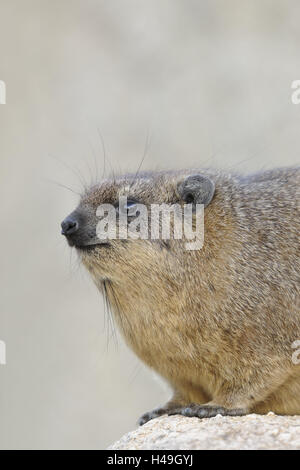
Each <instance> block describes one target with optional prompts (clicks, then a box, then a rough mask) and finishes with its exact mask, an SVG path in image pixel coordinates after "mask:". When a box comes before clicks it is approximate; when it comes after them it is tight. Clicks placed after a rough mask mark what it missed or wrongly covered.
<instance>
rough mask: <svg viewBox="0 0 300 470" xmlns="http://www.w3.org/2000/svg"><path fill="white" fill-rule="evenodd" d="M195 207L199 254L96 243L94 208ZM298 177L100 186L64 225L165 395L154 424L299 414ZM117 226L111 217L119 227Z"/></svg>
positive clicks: (174, 174) (137, 179) (212, 174)
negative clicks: (173, 417)
mask: <svg viewBox="0 0 300 470" xmlns="http://www.w3.org/2000/svg"><path fill="white" fill-rule="evenodd" d="M120 196H127V198H128V201H129V202H128V207H125V208H124V210H125V211H126V210H129V209H130V206H132V205H134V204H136V203H137V202H139V203H143V204H145V205H146V206H147V207H150V205H151V204H153V203H156V204H162V203H166V204H174V203H178V204H180V205H183V204H185V203H189V204H194V205H195V204H197V203H199V204H204V207H205V209H204V214H205V217H204V236H205V240H204V245H203V247H202V249H200V250H187V249H186V248H185V240H184V239H175V237H173V238H171V239H169V240H162V239H155V240H151V239H131V238H128V239H127V240H120V239H115V240H107V241H103V240H100V239H99V238H98V236H97V235H96V225H97V223H98V221H99V218H98V217H97V215H96V210H97V207H98V206H99V205H100V204H103V203H109V204H112V205H116V204H118V200H119V197H120ZM299 214H300V168H282V169H277V170H272V171H267V172H264V173H259V174H254V175H250V176H247V177H245V176H239V175H232V174H226V173H222V172H217V171H213V170H182V171H164V172H143V173H140V174H139V175H132V174H127V175H124V176H122V177H118V178H113V179H106V180H103V181H102V182H100V183H99V184H98V185H96V186H93V187H91V188H90V189H89V190H88V191H86V192H85V194H83V196H82V198H81V201H80V203H79V205H78V207H77V208H76V209H75V211H74V212H72V213H71V214H70V215H69V216H68V217H67V218H66V219H65V220H64V221H63V223H62V233H63V234H64V235H65V236H66V238H67V239H68V242H69V244H70V245H72V246H75V247H76V249H77V251H78V254H79V256H80V258H81V261H82V263H83V264H84V265H85V267H86V268H87V269H88V271H89V272H90V274H91V276H92V278H93V279H94V281H95V283H96V285H97V286H98V287H99V288H100V289H102V291H103V292H104V293H105V295H106V296H107V298H108V300H109V302H110V304H111V307H112V310H113V312H114V315H115V318H116V321H117V323H118V326H119V328H120V330H121V332H122V334H123V335H124V338H125V340H126V342H127V343H128V345H129V346H130V347H131V348H132V349H133V350H134V351H135V353H136V354H137V356H138V357H139V358H140V359H142V360H143V361H144V362H145V363H146V364H147V365H148V366H149V367H151V368H153V369H154V370H155V371H157V372H158V373H159V374H160V375H161V376H162V377H164V378H165V379H166V380H167V382H168V383H169V384H170V385H171V387H172V389H173V390H174V394H173V397H172V399H171V400H170V401H169V402H168V403H166V404H165V405H164V406H161V407H159V408H157V409H155V410H153V411H151V412H149V413H146V414H144V415H143V416H142V417H141V419H140V423H141V424H143V423H145V422H147V421H148V420H150V419H152V418H154V417H157V416H159V415H161V414H164V413H168V414H182V415H184V416H198V417H201V418H202V417H211V416H215V415H216V414H219V413H220V414H222V415H243V414H246V413H249V412H255V413H266V412H268V411H270V410H272V411H274V412H275V413H278V414H300V365H297V364H295V363H294V362H295V361H294V362H293V361H292V355H293V352H294V350H293V349H292V344H293V343H294V342H295V341H297V340H300V245H299V231H300V218H299ZM117 220H118V218H117Z"/></svg>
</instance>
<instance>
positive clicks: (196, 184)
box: [178, 175, 215, 207]
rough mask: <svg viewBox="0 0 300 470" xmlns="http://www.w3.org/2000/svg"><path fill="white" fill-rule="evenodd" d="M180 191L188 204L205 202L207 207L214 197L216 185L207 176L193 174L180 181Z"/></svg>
mask: <svg viewBox="0 0 300 470" xmlns="http://www.w3.org/2000/svg"><path fill="white" fill-rule="evenodd" d="M178 192H179V195H180V197H181V198H182V200H183V201H184V202H186V203H187V204H204V207H206V206H208V204H209V203H210V202H211V200H212V198H213V197H214V193H215V185H214V183H213V181H211V179H209V178H207V177H206V176H202V175H191V176H187V177H186V178H185V179H184V180H183V181H182V182H181V183H179V185H178Z"/></svg>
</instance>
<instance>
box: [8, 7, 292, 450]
mask: <svg viewBox="0 0 300 470" xmlns="http://www.w3.org/2000/svg"><path fill="white" fill-rule="evenodd" d="M299 22H300V3H299V2H298V1H297V0H289V1H288V2H286V1H284V0H282V1H281V0H280V1H278V0H243V1H238V0H205V1H200V0H26V1H24V0H1V3H0V80H4V81H5V83H6V87H7V104H6V105H0V178H1V179H0V181H1V184H0V191H1V196H0V204H1V232H0V234H1V235H0V236H1V249H0V251H1V296H0V340H3V341H5V342H6V346H7V365H6V366H3V365H2V366H0V447H1V448H2V449H12V448H20V449H29V448H35V449H39V448H44V449H52V448H60V449H65V448H68V449H76V448H80V449H89V448H105V447H106V446H107V445H109V444H110V443H112V442H113V441H114V440H116V439H117V438H119V437H120V436H121V435H122V434H123V433H124V432H126V431H128V430H130V429H133V428H134V427H135V426H136V420H137V419H138V417H139V415H141V414H142V413H143V412H145V411H147V410H149V409H151V408H153V407H154V406H156V405H158V404H160V403H162V402H164V400H166V398H167V397H168V394H169V392H168V390H167V389H166V387H165V386H163V385H162V383H161V382H160V381H159V380H156V379H155V378H154V376H153V374H152V372H151V371H149V370H147V369H146V368H145V367H144V366H143V365H142V364H141V363H139V361H138V360H137V359H136V358H135V357H134V356H133V354H132V353H131V352H130V351H129V350H128V349H127V347H126V346H125V345H124V343H123V340H122V338H120V337H119V336H118V337H117V340H116V341H115V340H114V339H113V337H112V336H113V335H112V332H111V329H110V330H109V331H108V327H107V322H106V324H105V315H104V307H103V301H102V298H101V296H100V294H99V293H98V292H97V290H96V288H95V287H94V285H93V284H92V282H91V281H90V279H89V278H88V276H87V275H86V273H85V272H84V270H83V268H81V267H80V266H78V263H77V259H76V253H73V254H71V251H70V249H69V248H68V247H67V246H66V242H65V240H63V237H62V236H61V235H60V227H59V224H60V221H61V220H62V219H63V218H64V216H65V215H67V214H68V213H69V212H70V211H71V210H72V209H73V208H74V206H75V204H76V203H77V201H78V196H77V194H75V193H76V192H78V191H80V189H81V184H80V177H79V176H78V175H77V173H78V172H79V173H80V175H81V177H83V178H84V179H85V180H86V181H87V182H89V181H90V180H91V177H92V176H93V177H96V166H98V174H99V175H101V173H102V169H103V149H102V142H101V137H100V134H101V135H102V136H103V140H104V144H105V149H106V155H107V164H106V166H107V170H110V169H113V170H115V171H127V170H132V171H135V170H136V169H137V167H138V165H139V163H140V160H141V157H142V155H143V152H144V146H145V141H146V138H147V134H149V135H151V144H150V148H149V151H148V155H147V158H146V160H145V162H144V164H143V168H144V169H147V168H148V169H149V168H152V169H155V168H170V167H186V166H187V167H188V166H190V167H195V166H199V167H201V165H204V164H205V165H210V166H214V167H222V168H224V169H230V170H232V171H242V172H245V171H256V170H260V169H262V168H271V167H273V166H278V165H292V164H299V160H300V159H299V148H300V142H299V124H300V105H298V106H297V105H294V104H292V102H291V93H292V91H291V83H292V81H293V80H296V79H300V54H299V44H300V28H299ZM96 161H97V164H96ZM60 185H66V186H68V187H70V188H72V189H73V190H74V191H75V193H73V192H71V191H69V190H67V189H65V188H63V187H62V186H60Z"/></svg>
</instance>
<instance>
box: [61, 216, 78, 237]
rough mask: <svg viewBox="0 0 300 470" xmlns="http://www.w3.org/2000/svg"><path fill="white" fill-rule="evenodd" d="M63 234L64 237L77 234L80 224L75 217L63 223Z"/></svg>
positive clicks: (68, 218)
mask: <svg viewBox="0 0 300 470" xmlns="http://www.w3.org/2000/svg"><path fill="white" fill-rule="evenodd" d="M61 228H62V230H61V233H62V235H71V234H72V233H74V232H76V231H77V230H78V228H79V223H78V221H77V220H76V219H74V218H73V217H67V218H66V219H65V220H63V222H62V223H61Z"/></svg>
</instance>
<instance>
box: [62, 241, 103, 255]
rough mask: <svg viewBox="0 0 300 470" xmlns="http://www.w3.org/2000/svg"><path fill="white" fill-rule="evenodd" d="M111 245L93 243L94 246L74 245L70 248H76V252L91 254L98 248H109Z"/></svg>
mask: <svg viewBox="0 0 300 470" xmlns="http://www.w3.org/2000/svg"><path fill="white" fill-rule="evenodd" d="M109 245H110V243H108V242H103V243H93V244H90V245H76V244H72V245H70V246H72V247H74V248H76V250H78V251H81V252H83V253H91V252H93V251H94V250H96V249H97V248H102V247H103V248H104V247H105V248H107V247H108V246H109Z"/></svg>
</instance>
